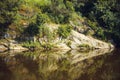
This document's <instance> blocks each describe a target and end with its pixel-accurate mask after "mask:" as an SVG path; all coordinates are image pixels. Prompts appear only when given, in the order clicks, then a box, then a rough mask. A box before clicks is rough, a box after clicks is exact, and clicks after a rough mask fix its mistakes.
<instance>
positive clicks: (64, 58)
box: [0, 49, 120, 80]
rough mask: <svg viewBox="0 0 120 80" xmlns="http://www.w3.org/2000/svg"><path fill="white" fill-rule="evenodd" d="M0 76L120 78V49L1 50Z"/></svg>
mask: <svg viewBox="0 0 120 80" xmlns="http://www.w3.org/2000/svg"><path fill="white" fill-rule="evenodd" d="M100 53H106V54H103V55H99V56H96V57H89V56H90V54H91V55H94V54H100ZM86 56H88V57H86ZM0 80H120V50H119V49H116V50H114V51H112V52H104V51H101V50H100V51H88V52H77V51H71V52H62V51H59V52H39V51H36V52H22V53H14V52H12V53H11V52H8V53H0Z"/></svg>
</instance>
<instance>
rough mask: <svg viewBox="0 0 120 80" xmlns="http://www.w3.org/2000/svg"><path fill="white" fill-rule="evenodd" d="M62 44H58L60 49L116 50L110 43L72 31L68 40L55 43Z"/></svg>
mask: <svg viewBox="0 0 120 80" xmlns="http://www.w3.org/2000/svg"><path fill="white" fill-rule="evenodd" d="M56 41H57V42H61V43H60V44H57V46H58V47H59V48H62V49H72V50H74V49H77V50H86V49H104V48H108V49H109V48H114V46H113V45H112V44H110V43H106V42H103V41H100V40H98V39H95V38H93V37H91V36H86V35H84V34H81V33H79V32H77V31H75V30H72V32H71V35H70V36H69V37H68V38H67V39H63V40H61V39H59V40H55V41H54V42H56Z"/></svg>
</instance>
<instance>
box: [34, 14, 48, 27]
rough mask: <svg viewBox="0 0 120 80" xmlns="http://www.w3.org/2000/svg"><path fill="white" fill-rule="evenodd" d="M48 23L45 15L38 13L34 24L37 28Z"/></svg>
mask: <svg viewBox="0 0 120 80" xmlns="http://www.w3.org/2000/svg"><path fill="white" fill-rule="evenodd" d="M48 21H49V17H48V16H47V15H46V14H42V13H38V14H37V18H36V24H37V25H38V26H40V25H43V24H44V23H46V22H48Z"/></svg>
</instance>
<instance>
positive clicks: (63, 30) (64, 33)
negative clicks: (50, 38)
mask: <svg viewBox="0 0 120 80" xmlns="http://www.w3.org/2000/svg"><path fill="white" fill-rule="evenodd" d="M71 30H72V28H71V26H69V25H61V26H60V27H59V28H58V34H59V36H61V37H63V38H67V37H68V36H69V35H70V33H71Z"/></svg>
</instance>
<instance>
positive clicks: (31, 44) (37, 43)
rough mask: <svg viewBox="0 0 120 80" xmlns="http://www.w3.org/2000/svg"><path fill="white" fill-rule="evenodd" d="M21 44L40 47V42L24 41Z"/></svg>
mask: <svg viewBox="0 0 120 80" xmlns="http://www.w3.org/2000/svg"><path fill="white" fill-rule="evenodd" d="M21 45H22V46H24V47H27V48H33V47H34V48H40V43H39V42H23V43H22V44H21Z"/></svg>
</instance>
